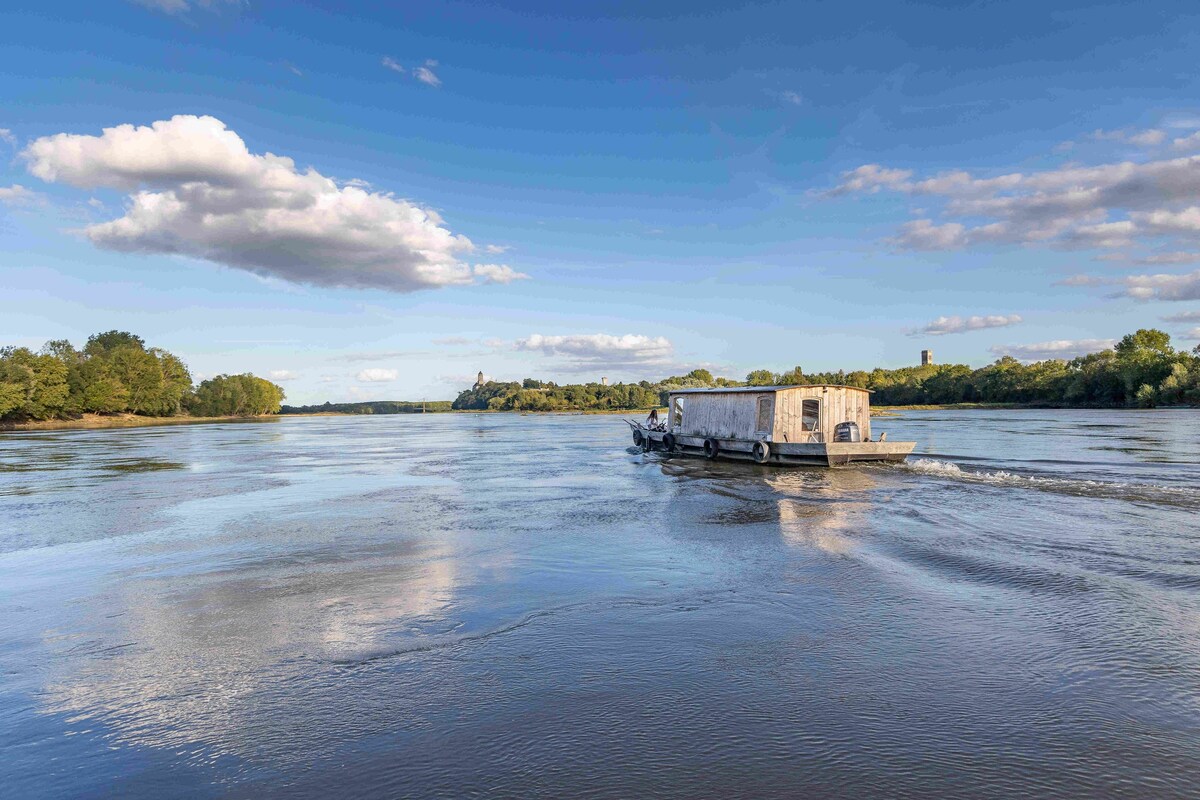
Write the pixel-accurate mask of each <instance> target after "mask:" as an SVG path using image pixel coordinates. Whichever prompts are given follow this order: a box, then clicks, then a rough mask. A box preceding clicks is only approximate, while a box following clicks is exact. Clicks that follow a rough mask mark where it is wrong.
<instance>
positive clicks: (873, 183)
mask: <svg viewBox="0 0 1200 800" xmlns="http://www.w3.org/2000/svg"><path fill="white" fill-rule="evenodd" d="M911 177H912V170H908V169H885V168H884V167H881V166H879V165H878V164H863V165H862V166H861V167H858V168H857V169H852V170H850V171H849V172H843V173H842V182H841V183H840V184H838V185H837V186H835V187H834V188H833V189H830V190H829V191H828V192H826V193H825V194H826V195H827V196H830V197H836V196H838V195H843V194H851V193H853V192H867V193H869V194H875V193H876V192H878V191H880V190H881V189H894V190H898V191H900V190H903V187H906V186H909V185H910V184H909V183H908V179H909V178H911Z"/></svg>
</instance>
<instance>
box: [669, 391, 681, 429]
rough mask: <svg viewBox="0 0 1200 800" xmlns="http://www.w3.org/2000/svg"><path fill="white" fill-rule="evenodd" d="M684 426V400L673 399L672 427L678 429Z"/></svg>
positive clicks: (679, 398)
mask: <svg viewBox="0 0 1200 800" xmlns="http://www.w3.org/2000/svg"><path fill="white" fill-rule="evenodd" d="M682 424H683V398H682V397H672V398H671V427H673V428H678V427H679V426H680V425H682Z"/></svg>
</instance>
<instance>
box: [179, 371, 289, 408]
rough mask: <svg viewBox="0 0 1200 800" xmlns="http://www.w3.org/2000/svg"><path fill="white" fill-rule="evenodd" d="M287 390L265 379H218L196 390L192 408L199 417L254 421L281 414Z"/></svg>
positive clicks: (219, 377)
mask: <svg viewBox="0 0 1200 800" xmlns="http://www.w3.org/2000/svg"><path fill="white" fill-rule="evenodd" d="M282 402H283V388H282V387H281V386H278V385H276V384H274V383H271V382H270V381H268V380H266V379H264V378H257V377H255V376H254V375H251V374H249V373H246V374H244V375H218V376H217V377H215V378H209V379H208V380H206V381H204V382H202V383H201V384H200V385H199V386H197V387H196V391H195V393H194V394H193V395H192V397H191V399H190V401H189V403H188V408H189V410H190V411H191V412H192V413H193V414H195V415H196V416H198V417H250V416H257V415H259V414H278V413H279V409H280V407H281V404H282Z"/></svg>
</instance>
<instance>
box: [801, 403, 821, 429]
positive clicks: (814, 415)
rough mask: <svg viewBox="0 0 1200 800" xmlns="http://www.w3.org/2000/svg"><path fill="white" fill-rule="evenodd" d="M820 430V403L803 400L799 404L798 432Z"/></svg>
mask: <svg viewBox="0 0 1200 800" xmlns="http://www.w3.org/2000/svg"><path fill="white" fill-rule="evenodd" d="M820 428H821V401H820V400H805V401H804V402H803V403H801V404H800V430H803V431H815V430H820Z"/></svg>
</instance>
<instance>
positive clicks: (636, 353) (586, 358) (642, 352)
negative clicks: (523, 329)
mask: <svg viewBox="0 0 1200 800" xmlns="http://www.w3.org/2000/svg"><path fill="white" fill-rule="evenodd" d="M514 347H515V348H516V349H517V350H524V351H535V352H541V353H543V354H545V355H548V356H557V357H560V358H563V359H565V360H566V361H567V362H568V363H569V364H571V365H574V366H576V367H580V368H587V367H636V366H651V365H660V364H665V363H667V362H668V361H669V360H670V358H671V355H672V353H673V351H674V347H673V346H672V345H671V342H670V340H668V339H667V338H665V337H663V336H642V335H639V334H632V333H630V334H625V335H624V336H612V335H610V334H606V333H588V334H574V335H569V336H543V335H541V334H536V333H535V334H534V335H532V336H530V337H528V338H526V339H518V340H517V341H516V342H515V343H514Z"/></svg>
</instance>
